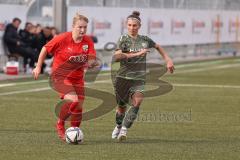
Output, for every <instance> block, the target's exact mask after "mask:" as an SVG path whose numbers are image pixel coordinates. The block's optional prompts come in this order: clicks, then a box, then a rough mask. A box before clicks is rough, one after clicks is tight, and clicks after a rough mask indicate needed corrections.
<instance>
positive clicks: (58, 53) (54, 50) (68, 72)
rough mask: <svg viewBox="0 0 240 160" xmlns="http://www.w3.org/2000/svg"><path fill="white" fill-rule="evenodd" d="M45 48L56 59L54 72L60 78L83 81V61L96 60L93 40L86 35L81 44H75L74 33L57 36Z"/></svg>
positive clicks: (53, 67)
mask: <svg viewBox="0 0 240 160" xmlns="http://www.w3.org/2000/svg"><path fill="white" fill-rule="evenodd" d="M44 47H45V48H46V49H47V52H48V54H51V55H53V57H54V59H53V66H52V72H58V73H57V74H58V75H59V76H64V77H67V78H70V79H78V80H83V75H84V63H83V61H84V60H83V59H86V60H87V59H89V58H91V59H92V58H94V59H95V58H96V51H95V49H94V44H93V42H92V39H91V38H90V37H88V36H86V35H85V36H83V39H82V41H81V42H80V43H75V42H74V41H73V38H72V32H65V33H62V34H60V35H58V36H56V37H55V38H53V39H52V40H51V41H49V42H48V43H47V44H46V45H45V46H44Z"/></svg>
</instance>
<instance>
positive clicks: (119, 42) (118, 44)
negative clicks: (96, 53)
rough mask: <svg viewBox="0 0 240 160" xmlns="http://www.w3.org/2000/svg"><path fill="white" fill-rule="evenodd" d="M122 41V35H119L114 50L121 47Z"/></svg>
mask: <svg viewBox="0 0 240 160" xmlns="http://www.w3.org/2000/svg"><path fill="white" fill-rule="evenodd" d="M122 41H123V36H121V37H120V38H119V39H118V41H117V47H116V49H115V50H116V51H117V50H120V49H121V47H120V44H121V43H122Z"/></svg>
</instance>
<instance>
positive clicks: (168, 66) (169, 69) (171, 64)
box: [167, 59, 175, 73]
mask: <svg viewBox="0 0 240 160" xmlns="http://www.w3.org/2000/svg"><path fill="white" fill-rule="evenodd" d="M167 69H168V71H169V72H170V73H173V72H174V70H175V68H174V64H173V61H172V60H171V59H169V60H168V61H167Z"/></svg>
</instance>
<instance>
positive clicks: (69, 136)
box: [65, 127, 83, 144]
mask: <svg viewBox="0 0 240 160" xmlns="http://www.w3.org/2000/svg"><path fill="white" fill-rule="evenodd" d="M65 137H66V142H67V143H69V144H79V143H81V142H83V132H82V130H81V129H80V128H78V127H70V128H68V129H67V130H66V132H65Z"/></svg>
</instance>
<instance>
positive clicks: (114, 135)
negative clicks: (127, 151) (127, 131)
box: [112, 126, 121, 139]
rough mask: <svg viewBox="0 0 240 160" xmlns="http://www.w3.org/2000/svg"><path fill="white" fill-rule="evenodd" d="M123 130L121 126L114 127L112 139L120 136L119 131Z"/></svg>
mask: <svg viewBox="0 0 240 160" xmlns="http://www.w3.org/2000/svg"><path fill="white" fill-rule="evenodd" d="M120 131H121V127H119V126H116V127H115V128H114V129H113V132H112V139H115V138H117V137H118V135H119V133H120Z"/></svg>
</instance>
